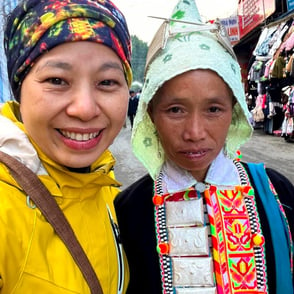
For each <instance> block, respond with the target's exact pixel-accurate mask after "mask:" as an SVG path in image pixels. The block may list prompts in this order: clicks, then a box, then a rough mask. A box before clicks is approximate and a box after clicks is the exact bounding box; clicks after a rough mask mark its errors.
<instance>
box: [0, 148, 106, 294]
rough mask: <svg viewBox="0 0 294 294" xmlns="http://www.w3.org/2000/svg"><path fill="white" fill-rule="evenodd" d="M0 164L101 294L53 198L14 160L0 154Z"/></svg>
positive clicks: (93, 290) (30, 172)
mask: <svg viewBox="0 0 294 294" xmlns="http://www.w3.org/2000/svg"><path fill="white" fill-rule="evenodd" d="M0 161H1V162H3V163H4V164H5V165H6V166H7V167H8V168H9V170H10V173H11V174H12V176H13V177H14V178H15V180H16V181H17V182H18V184H19V185H20V186H21V187H22V188H23V190H24V191H25V193H26V194H27V195H29V196H30V198H31V199H32V200H33V202H34V203H35V205H36V206H37V207H38V208H39V209H40V211H41V212H42V213H43V215H44V216H45V218H46V219H47V221H48V222H49V223H50V224H51V225H52V227H53V228H54V230H55V232H56V233H57V234H58V235H59V237H60V239H61V240H62V241H63V243H64V244H65V245H66V246H67V248H68V250H69V252H70V253H71V255H72V257H73V259H74V260H75V262H76V264H77V265H78V267H79V268H80V270H81V272H82V274H83V276H84V278H85V280H86V281H87V283H88V285H89V288H90V290H91V293H92V294H102V293H103V291H102V288H101V285H100V282H99V280H98V277H97V276H96V273H95V271H94V269H93V267H92V265H91V263H90V261H89V259H88V257H87V255H86V254H85V252H84V250H83V248H82V246H81V245H80V243H79V241H78V239H77V237H76V236H75V233H74V231H73V229H72V227H71V226H70V224H69V223H68V221H67V219H66V217H65V215H64V214H63V212H62V210H61V209H60V207H59V206H58V204H57V203H56V201H55V199H54V197H52V195H51V194H50V193H49V191H48V190H47V188H46V187H45V186H44V185H43V183H42V182H41V181H40V180H39V178H38V176H37V175H36V174H35V173H33V172H32V171H31V170H30V169H29V168H27V167H26V166H25V165H23V164H22V163H21V162H19V161H18V160H17V159H15V158H13V157H11V156H10V155H8V154H6V153H4V152H2V151H0Z"/></svg>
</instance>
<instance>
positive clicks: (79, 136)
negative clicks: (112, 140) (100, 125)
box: [59, 130, 101, 142]
mask: <svg viewBox="0 0 294 294" xmlns="http://www.w3.org/2000/svg"><path fill="white" fill-rule="evenodd" d="M59 132H60V134H61V135H62V136H64V137H65V138H68V139H71V140H75V141H80V142H84V141H89V140H92V139H94V138H96V137H98V136H99V135H100V133H101V131H99V132H94V133H74V132H68V131H62V130H59Z"/></svg>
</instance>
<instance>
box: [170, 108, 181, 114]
mask: <svg viewBox="0 0 294 294" xmlns="http://www.w3.org/2000/svg"><path fill="white" fill-rule="evenodd" d="M168 111H169V112H172V113H179V112H181V109H180V107H171V108H169V110H168Z"/></svg>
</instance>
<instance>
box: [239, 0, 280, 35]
mask: <svg viewBox="0 0 294 294" xmlns="http://www.w3.org/2000/svg"><path fill="white" fill-rule="evenodd" d="M275 10H276V4H275V0H239V4H238V16H239V34H240V39H241V38H242V37H244V36H245V35H247V34H248V33H249V32H250V31H252V30H253V29H254V28H255V27H257V26H258V25H259V24H260V23H262V22H263V21H264V20H265V19H266V18H268V17H269V16H270V15H271V14H273V13H274V12H275Z"/></svg>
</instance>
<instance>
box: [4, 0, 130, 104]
mask: <svg viewBox="0 0 294 294" xmlns="http://www.w3.org/2000/svg"><path fill="white" fill-rule="evenodd" d="M72 41H93V42H97V43H101V44H104V45H106V46H108V47H110V48H112V49H113V50H114V51H115V52H116V54H117V55H118V56H119V58H120V59H121V61H122V64H123V66H124V71H125V75H126V79H127V82H128V85H129V86H131V83H132V70H131V39H130V35H129V31H128V27H127V23H126V20H125V18H124V16H123V14H122V13H121V11H120V10H119V9H118V8H117V7H116V6H115V5H114V4H113V3H112V2H111V1H109V0H24V1H22V2H21V3H20V4H19V5H18V6H17V7H16V8H15V9H14V10H13V12H12V13H11V15H10V16H9V18H8V21H7V24H6V29H5V32H4V48H5V53H6V57H7V69H8V78H9V81H10V85H11V89H12V92H13V94H14V97H15V98H16V99H17V100H18V101H19V99H20V87H21V83H22V81H23V80H24V78H25V76H26V75H27V73H28V72H29V70H30V69H31V68H32V66H33V64H34V61H35V60H36V58H38V57H39V56H40V55H41V54H43V53H44V52H46V51H49V50H50V49H52V48H53V47H55V46H57V45H59V44H62V43H65V42H72Z"/></svg>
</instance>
